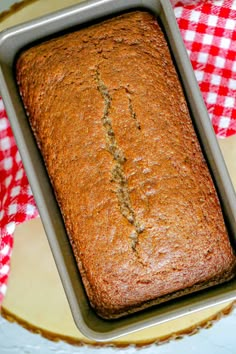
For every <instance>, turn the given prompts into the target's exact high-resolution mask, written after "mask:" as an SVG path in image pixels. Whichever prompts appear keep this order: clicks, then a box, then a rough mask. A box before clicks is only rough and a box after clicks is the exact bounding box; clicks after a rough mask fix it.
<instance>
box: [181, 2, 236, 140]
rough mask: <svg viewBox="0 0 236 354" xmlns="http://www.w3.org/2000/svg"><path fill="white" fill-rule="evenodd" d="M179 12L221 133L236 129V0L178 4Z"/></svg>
mask: <svg viewBox="0 0 236 354" xmlns="http://www.w3.org/2000/svg"><path fill="white" fill-rule="evenodd" d="M175 15H176V18H177V21H178V24H179V27H180V30H181V34H182V37H183V39H184V42H185V46H186V48H187V51H188V54H189V57H190V60H191V63H192V66H193V69H194V71H195V74H196V77H197V80H198V83H199V86H200V89H201V92H202V95H203V98H204V101H205V103H206V106H207V109H208V113H209V116H210V119H211V121H212V125H213V127H214V130H215V132H216V134H217V136H218V137H227V136H230V135H233V134H235V133H236V1H235V0H224V1H206V2H204V3H199V4H198V5H196V6H195V5H192V6H186V7H183V6H176V7H175Z"/></svg>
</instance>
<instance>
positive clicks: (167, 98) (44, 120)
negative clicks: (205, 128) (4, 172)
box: [17, 12, 235, 318]
mask: <svg viewBox="0 0 236 354" xmlns="http://www.w3.org/2000/svg"><path fill="white" fill-rule="evenodd" d="M120 19H121V18H118V19H116V20H114V22H111V21H110V22H106V23H103V25H102V27H101V26H100V27H99V26H94V27H93V28H90V29H89V30H88V29H84V31H83V32H82V30H81V32H80V36H78V33H76V32H75V33H71V34H69V35H67V36H66V37H63V38H62V37H61V38H60V39H56V40H54V41H53V42H50V43H49V42H48V43H44V44H42V45H41V46H40V47H35V48H31V49H30V50H29V51H28V52H25V53H23V55H22V56H21V57H20V58H19V60H18V62H17V81H18V83H19V88H20V91H21V94H22V99H23V101H24V103H25V108H26V111H27V113H28V115H29V119H30V123H31V126H32V129H33V131H34V133H35V136H36V140H37V142H38V145H39V148H41V152H42V155H43V156H44V160H45V164H46V167H47V169H48V173H49V175H50V176H51V181H52V185H53V187H54V190H55V193H56V196H57V200H58V203H59V206H60V207H61V211H62V214H63V216H64V220H65V225H66V229H67V232H68V234H69V235H70V236H71V243H72V246H73V249H74V252H75V254H76V256H77V259H79V261H78V263H79V265H80V271H81V274H82V278H83V279H84V284H85V287H86V290H87V293H88V297H89V299H90V302H91V304H92V306H94V307H95V309H96V310H97V311H98V312H99V314H100V315H101V316H102V317H105V318H111V317H113V318H114V317H118V316H121V315H123V314H126V313H127V312H129V311H130V309H133V308H134V307H136V308H139V307H140V305H141V306H142V304H143V303H147V301H152V300H153V299H156V298H161V297H162V296H164V295H166V294H167V293H175V294H176V292H177V291H179V290H182V289H192V286H193V285H194V284H195V285H194V287H195V286H197V285H200V284H202V283H203V284H205V282H211V280H212V281H213V282H212V284H215V281H214V280H217V281H218V278H219V276H220V277H221V276H222V280H223V279H224V280H225V281H226V280H228V276H227V277H226V278H225V277H223V275H224V274H225V273H227V272H228V270H229V271H230V272H231V270H232V268H234V265H235V257H234V255H233V252H232V249H231V247H230V244H229V240H228V237H227V233H226V230H225V225H224V221H223V216H222V214H221V211H220V205H219V201H218V199H217V195H216V191H215V189H214V185H213V183H212V181H211V178H210V174H209V171H208V169H207V165H206V162H205V161H204V159H203V156H202V153H201V151H200V146H199V145H198V143H197V138H196V135H195V133H194V130H193V127H192V124H191V119H190V117H189V113H188V111H187V106H186V103H185V101H184V95H183V92H182V89H181V86H180V83H179V80H178V77H177V74H176V72H175V69H174V66H173V62H172V60H171V56H170V53H169V51H168V48H167V45H166V42H165V39H164V36H163V34H162V32H161V28H159V26H158V24H157V23H156V20H155V19H154V18H153V17H150V15H149V14H144V13H139V12H137V13H135V14H132V16H131V14H128V15H125V16H123V17H122V20H120ZM138 23H139V25H138V26H137V24H138ZM140 23H141V24H142V25H140ZM118 26H119V27H118ZM140 26H141V27H140ZM118 28H119V33H121V38H117V35H116V34H115V33H116V31H118ZM124 28H130V29H132V32H131V34H130V32H129V31H128V32H127V33H126V32H124V31H123V30H124ZM147 28H148V31H147V30H146V29H147ZM134 29H135V30H134ZM144 29H145V31H144ZM139 31H140V32H139ZM154 31H156V36H154V35H153V33H154ZM104 33H106V35H105V37H104ZM124 33H125V34H124ZM144 33H146V34H147V37H145V39H144V38H143V35H144ZM150 33H152V36H151V38H152V41H155V43H154V42H151V41H150V37H149V35H148V34H150ZM133 35H134V37H135V42H133ZM90 37H91V38H93V45H92V44H91V43H92V41H91V40H89V38H90ZM102 38H105V39H107V40H106V43H105V42H104V41H103V42H102V43H103V44H102V47H101V48H98V43H97V41H98V42H99V43H101V41H100V39H102ZM68 43H70V44H71V45H69V44H68ZM87 43H89V47H88V44H87ZM127 43H128V48H129V49H130V50H129V51H128V54H127V51H126V48H127ZM58 45H59V47H60V48H61V49H60V51H58V50H57V46H58ZM136 45H138V47H136ZM134 48H136V49H134ZM113 49H115V50H116V51H114V50H113ZM84 51H85V52H84ZM139 51H141V53H142V54H143V55H142V56H141V55H140V54H139ZM52 53H56V54H55V55H54V54H52ZM73 53H74V54H75V56H74V55H73ZM86 53H88V54H89V55H85V54H86ZM104 53H105V54H104ZM114 53H115V54H114ZM146 53H148V57H146ZM144 54H145V55H144ZM133 56H134V58H137V62H138V63H139V66H141V68H142V71H138V72H137V73H136V75H139V76H138V77H139V79H140V80H141V84H140V85H138V87H137V85H136V82H137V78H136V77H135V78H134V74H133V70H134V68H136V67H137V63H136V61H135V60H134V58H133ZM84 57H86V60H87V61H84ZM163 57H165V60H163ZM68 58H69V59H68ZM70 58H72V60H71V59H70ZM74 58H76V60H75V59H74ZM109 58H111V60H112V61H116V63H117V65H116V66H117V71H116V72H113V71H111V70H110V65H109V62H110V61H109V60H108V59H109ZM141 58H142V60H141ZM144 58H145V60H148V63H149V65H148V66H147V67H148V72H146V71H145V72H144V71H143V70H144V69H145V68H146V62H145V63H144ZM150 58H151V59H150ZM153 58H155V60H154V62H155V64H158V63H160V65H161V66H164V67H163V70H159V69H158V68H159V67H158V65H155V66H153V65H152V62H153ZM121 59H122V60H121ZM64 60H66V62H67V65H68V66H69V67H70V69H69V72H68V73H67V72H65V69H64V67H63V63H64ZM68 60H69V61H68ZM78 60H80V61H79V62H80V66H79V67H78V65H77V63H78ZM107 60H108V61H107ZM52 61H53V62H52ZM119 62H122V68H121V67H119V65H118V63H119ZM134 63H136V64H134ZM52 64H53V67H54V70H51V66H52ZM83 65H84V66H83ZM135 65H136V66H135ZM35 66H37V68H38V70H39V72H40V76H39V75H38V71H36V70H34V68H35ZM124 66H125V67H126V70H128V71H125V72H124V70H123V67H124ZM88 67H89V68H90V71H89V75H87V74H86V73H87V71H88V70H87V68H88ZM150 70H152V72H153V75H154V73H155V75H154V76H155V80H154V83H155V85H156V86H157V87H156V86H155V89H154V88H153V85H152V81H150V82H149V81H148V82H147V80H146V79H144V78H145V77H148V76H149V75H150ZM80 71H81V72H80ZM75 73H76V74H75ZM78 73H80V74H78ZM143 73H144V74H145V75H144V74H143ZM78 75H79V78H80V79H78ZM86 75H87V76H88V77H87V76H86ZM122 75H123V76H122ZM163 75H164V76H163ZM166 76H167V78H168V80H166ZM29 77H30V80H28V79H27V78H29ZM79 80H80V81H79ZM81 80H82V81H81ZM75 82H76V85H75ZM47 83H50V85H47ZM51 83H53V85H52V87H53V89H52V90H54V89H55V88H56V90H57V91H56V95H54V94H51V95H50V94H49V93H50V90H49V87H50V88H51ZM68 85H69V86H70V87H72V88H74V89H72V90H70V91H71V94H72V93H73V95H74V96H71V95H70V96H69V97H68ZM71 85H72V86H71ZM173 85H174V86H173ZM88 87H89V90H90V91H89V92H90V95H87V89H88ZM48 90H49V91H48ZM146 91H148V92H151V93H152V95H150V97H149V96H148V97H149V105H148V107H147V109H146V107H145V106H146V105H145V103H146V100H147V96H146V94H145V95H144V94H143V93H144V92H146ZM48 92H49V93H48ZM52 92H53V91H52ZM45 97H46V98H47V100H46V101H43V100H44V98H45ZM144 97H145V98H144ZM157 97H158V104H157ZM64 98H65V99H64ZM78 98H79V99H78ZM154 98H155V100H154ZM45 102H46V103H45ZM71 102H73V104H71ZM163 102H165V107H164V103H163ZM45 104H46V106H45ZM82 104H83V105H84V106H85V107H87V108H86V112H85V113H86V114H84V115H83V114H82V115H77V112H79V111H80V110H81V109H80V108H81V106H80V105H82ZM173 104H174V106H173ZM43 107H44V108H43ZM45 107H46V108H45ZM58 107H60V110H59V111H58ZM171 107H172V108H171ZM176 107H179V109H178V110H177V109H176ZM49 112H50V115H49ZM61 112H63V114H61ZM135 112H138V114H140V116H141V117H142V120H141V122H142V133H141V128H140V124H139V123H140V122H139V121H138V117H139V115H136V114H135ZM49 116H50V119H49ZM52 116H53V117H54V118H55V119H54V120H52V119H51V117H52ZM114 117H115V118H114ZM153 117H159V118H158V124H157V120H156V119H154V118H153ZM88 120H89V121H88ZM91 121H92V122H93V124H91V123H90V122H91ZM58 122H59V123H58ZM75 122H76V127H77V128H78V130H75ZM182 122H184V129H183V124H182ZM128 124H129V125H128ZM158 125H161V128H159V127H157V126H158ZM62 127H63V128H62ZM128 127H129V128H130V127H132V129H129V128H128ZM124 128H125V129H124ZM139 128H140V129H139ZM157 128H158V129H157ZM62 131H63V134H62ZM123 131H124V133H123ZM166 131H168V136H169V138H168V141H167V139H165V132H166ZM86 132H89V134H90V136H91V139H88V135H87V133H86ZM66 133H67V135H66ZM62 135H63V136H67V137H68V136H69V137H70V139H68V138H67V139H64V140H63V139H62ZM147 136H148V138H149V139H146V138H145V137H147ZM78 137H79V139H78ZM170 137H172V138H171V139H172V140H171V139H170ZM183 137H185V138H183ZM129 140H130V141H135V149H134V148H133V145H132V144H130V142H129ZM149 140H151V143H148V142H149ZM91 141H92V144H91ZM144 142H145V144H144ZM144 145H145V148H144ZM146 145H147V146H146ZM182 146H184V153H182V152H183V148H182ZM163 151H165V152H167V156H166V157H165V158H164V159H163V154H162V152H163ZM91 156H93V159H91ZM140 156H141V161H142V163H140V164H137V158H139V159H140ZM88 158H89V159H90V160H89V161H90V163H89V164H88ZM55 159H56V161H57V163H56V164H55ZM94 161H99V163H97V162H95V163H94ZM150 161H152V163H150ZM124 164H125V165H124ZM150 166H152V169H150V168H147V167H150ZM144 168H145V169H144ZM146 170H148V171H149V172H150V174H149V175H148V177H147V176H146V172H147V171H146ZM144 171H146V172H145V173H144ZM70 172H71V173H70ZM149 172H148V173H149ZM75 176H79V178H78V179H77V178H75ZM156 176H159V179H157V178H156ZM88 177H89V178H88ZM166 177H167V178H166ZM169 177H170V178H169ZM180 177H181V178H180ZM167 180H168V181H169V182H167ZM127 181H128V182H127ZM159 182H160V183H159ZM128 183H129V185H128ZM95 189H96V190H95ZM180 190H181V193H179V191H180ZM71 191H73V192H71ZM91 191H93V195H92V194H91ZM131 191H132V193H131ZM95 192H96V193H95ZM159 192H161V194H159ZM150 193H151V194H150ZM143 195H144V196H145V197H144V198H143ZM150 195H151V196H152V197H150ZM153 195H154V197H153ZM108 200H109V208H107V204H106V203H107V201H108ZM169 201H171V202H169ZM186 201H187V202H186ZM175 202H178V204H177V205H178V210H177V209H176V204H175ZM209 210H210V211H211V212H210V213H209V214H208V212H209ZM108 212H109V220H112V221H113V224H114V225H115V229H113V231H112V232H114V234H113V233H112V232H111V229H110V227H109V231H108V229H107V225H108V224H109V223H108ZM172 212H173V213H172ZM81 216H83V217H81ZM95 221H96V222H95ZM176 225H178V227H177V226H176ZM197 225H199V227H196V226H197ZM193 230H194V232H193ZM141 233H142V238H141V237H139V236H140V234H141ZM87 235H89V242H88V238H87ZM98 235H99V237H98ZM103 235H106V237H103ZM157 235H158V238H157V237H156V236H157ZM190 236H191V237H190ZM139 239H141V242H139ZM98 241H99V242H98ZM154 241H155V242H154ZM193 241H194V242H193ZM192 242H193V243H192ZM107 244H109V247H107ZM193 246H194V249H195V252H192V248H193ZM167 249H168V252H167V251H166V250H167ZM113 250H118V252H114V251H113ZM154 253H155V257H153V254H154ZM95 255H96V257H95ZM170 255H171V256H170ZM180 255H182V256H181V257H180ZM196 255H197V256H196ZM170 257H171V260H170ZM104 260H105V261H104ZM81 264H82V266H83V267H82V266H81ZM114 265H116V266H114ZM117 265H118V266H117ZM147 268H148V269H149V270H150V271H149V272H148V276H147V272H146V269H147ZM186 269H188V270H191V272H190V271H189V272H188V273H186V271H185V270H186ZM232 273H233V272H232ZM167 276H168V278H167ZM210 279H211V280H210ZM163 280H164V281H163ZM88 284H89V285H88ZM124 284H125V286H124ZM197 289H198V288H197ZM124 299H125V300H124ZM158 302H159V301H158Z"/></svg>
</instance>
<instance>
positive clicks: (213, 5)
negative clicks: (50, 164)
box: [0, 0, 236, 305]
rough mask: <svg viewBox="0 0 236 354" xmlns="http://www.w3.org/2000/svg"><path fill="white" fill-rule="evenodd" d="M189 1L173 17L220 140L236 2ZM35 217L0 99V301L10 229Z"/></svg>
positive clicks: (226, 113)
mask: <svg viewBox="0 0 236 354" xmlns="http://www.w3.org/2000/svg"><path fill="white" fill-rule="evenodd" d="M190 1H191V0H185V1H181V2H180V1H175V0H173V4H174V11H175V15H176V19H177V22H178V25H179V28H180V31H181V34H182V37H183V40H184V43H185V46H186V49H187V52H188V54H189V57H190V60H191V63H192V66H193V69H194V72H195V75H196V78H197V80H198V83H199V86H200V89H201V92H202V95H203V98H204V101H205V103H206V106H207V109H208V113H209V119H211V122H212V125H213V128H214V130H215V133H216V135H217V136H218V137H220V138H226V137H228V136H230V135H233V134H236V0H220V1H219V0H215V1H194V4H192V5H189V2H190ZM191 2H193V1H191ZM186 3H188V5H186ZM183 4H184V5H183ZM37 216H38V210H37V207H36V204H35V201H34V198H33V195H32V192H31V189H30V186H29V183H28V179H27V177H26V174H25V171H24V167H23V164H22V161H21V157H20V154H19V151H18V149H17V146H16V143H15V139H14V137H13V134H12V130H11V127H10V124H9V121H8V118H7V114H6V111H5V108H4V104H3V102H2V99H1V98H0V305H1V303H2V301H3V298H4V295H5V294H6V290H7V281H8V276H9V272H10V259H11V254H12V248H13V243H14V242H13V234H14V230H15V227H16V225H18V224H21V223H23V222H25V221H27V220H30V219H33V218H36V217H37ZM22 276H23V275H22Z"/></svg>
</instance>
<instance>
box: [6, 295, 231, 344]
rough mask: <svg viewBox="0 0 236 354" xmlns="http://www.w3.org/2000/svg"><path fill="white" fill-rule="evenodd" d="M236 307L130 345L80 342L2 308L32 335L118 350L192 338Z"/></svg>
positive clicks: (116, 342)
mask: <svg viewBox="0 0 236 354" xmlns="http://www.w3.org/2000/svg"><path fill="white" fill-rule="evenodd" d="M235 305H236V301H234V302H232V303H230V304H229V305H227V306H226V307H225V308H224V309H223V310H221V311H219V312H217V313H216V314H214V315H212V316H209V317H208V318H206V319H204V320H202V321H200V322H199V323H197V324H195V325H193V326H191V327H189V328H186V329H184V330H180V331H176V332H173V333H170V334H168V335H166V336H163V337H160V338H158V339H154V340H151V341H148V340H147V341H143V342H137V343H135V342H130V343H128V342H127V343H125V342H119V339H118V340H117V341H109V342H105V343H103V342H92V341H89V340H86V339H85V340H78V339H76V338H73V337H70V336H66V335H62V334H57V333H53V332H51V331H48V330H45V329H43V328H40V327H37V326H35V325H32V324H31V323H29V322H27V321H25V320H24V319H22V318H20V317H19V316H17V315H15V314H13V313H12V312H11V311H9V310H8V309H5V308H4V307H2V308H1V312H0V314H1V316H2V317H3V318H5V319H6V320H7V321H9V322H12V323H17V324H19V325H20V326H22V327H23V328H25V329H26V330H28V331H30V332H31V333H35V334H39V335H41V336H42V337H44V338H46V339H48V340H50V341H53V342H59V341H63V342H65V343H68V344H71V345H74V346H85V345H86V346H91V347H116V348H126V347H129V346H130V345H134V346H135V347H136V348H141V347H145V346H149V345H154V344H158V345H160V344H165V343H168V342H170V341H172V340H179V339H182V338H183V337H185V336H192V335H194V334H197V333H198V332H199V331H200V330H201V329H208V328H211V327H212V326H213V325H214V324H215V323H216V322H218V321H219V320H220V319H221V318H223V317H226V316H228V315H230V314H231V313H232V311H233V310H234V308H235Z"/></svg>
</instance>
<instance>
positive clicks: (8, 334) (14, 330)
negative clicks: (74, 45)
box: [0, 0, 236, 354]
mask: <svg viewBox="0 0 236 354" xmlns="http://www.w3.org/2000/svg"><path fill="white" fill-rule="evenodd" d="M18 1H20V0H18ZM49 1H59V0H49ZM15 2H17V1H16V0H0V11H3V10H5V9H7V8H8V7H9V6H10V5H11V4H13V3H15ZM136 352H137V353H139V354H151V353H155V354H186V353H188V354H208V353H209V354H210V353H214V354H235V353H236V310H234V311H233V313H232V314H230V315H229V316H226V317H224V318H222V319H221V320H220V321H218V322H217V323H215V324H214V325H213V326H212V327H211V328H209V329H202V330H200V332H199V333H197V334H195V335H193V336H190V337H184V338H182V339H181V340H178V341H172V342H170V343H168V344H162V345H159V346H156V345H155V346H154V345H152V346H148V347H146V348H141V349H136V348H134V347H129V348H126V349H117V348H104V347H103V348H92V347H88V346H83V347H75V346H72V345H69V344H66V343H64V342H57V343H55V342H52V341H49V340H47V339H45V338H43V337H41V336H40V335H38V334H33V333H30V332H29V331H28V330H25V329H24V328H22V327H21V326H20V325H18V324H16V323H9V322H8V321H6V320H5V319H3V318H1V317H0V354H55V353H57V354H69V353H70V354H77V353H80V354H83V353H86V354H98V353H104V354H113V353H119V354H122V353H124V354H133V353H136Z"/></svg>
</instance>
